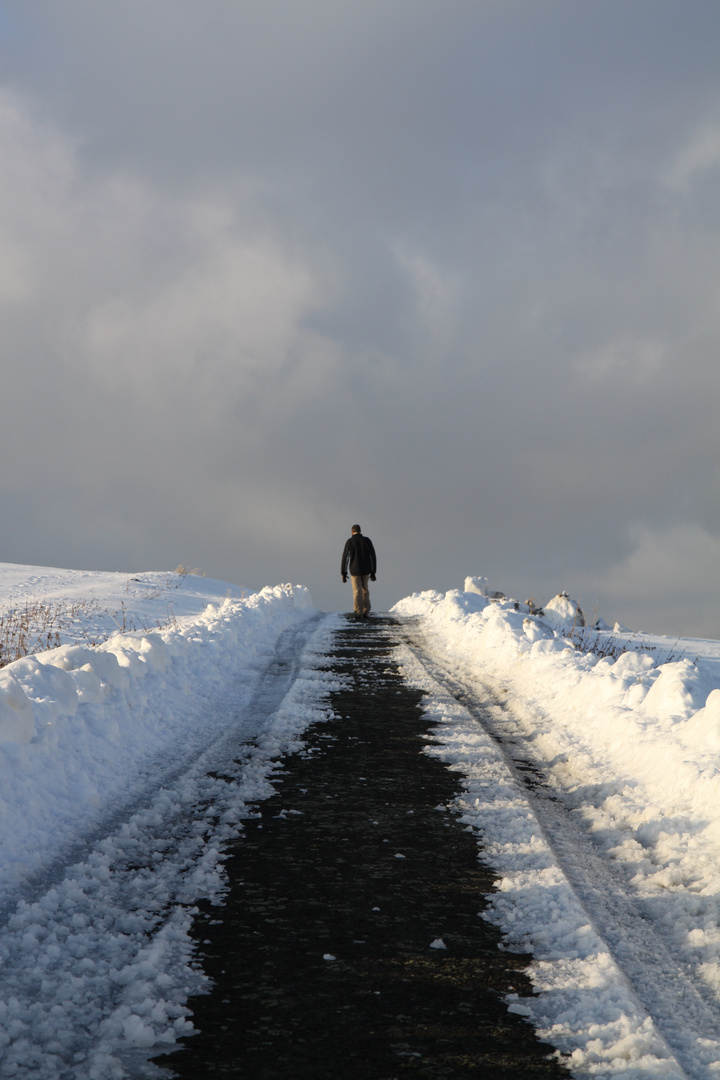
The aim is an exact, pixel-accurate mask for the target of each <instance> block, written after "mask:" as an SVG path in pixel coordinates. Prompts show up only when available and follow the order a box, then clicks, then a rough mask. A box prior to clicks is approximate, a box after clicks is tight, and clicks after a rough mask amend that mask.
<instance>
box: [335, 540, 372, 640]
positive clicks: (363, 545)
mask: <svg viewBox="0 0 720 1080" xmlns="http://www.w3.org/2000/svg"><path fill="white" fill-rule="evenodd" d="M348 564H349V566H350V580H351V581H352V589H353V610H354V612H355V618H356V619H367V617H368V615H369V614H370V594H369V592H368V578H369V579H370V581H375V572H376V570H377V559H376V557H375V548H374V547H373V543H372V540H371V539H370V537H369V536H363V534H362V531H361V529H360V526H359V525H353V527H352V535H351V537H350V539H349V540H346V541H345V547H344V548H343V554H342V562H341V563H340V573H341V574H342V579H343V581H347V576H348Z"/></svg>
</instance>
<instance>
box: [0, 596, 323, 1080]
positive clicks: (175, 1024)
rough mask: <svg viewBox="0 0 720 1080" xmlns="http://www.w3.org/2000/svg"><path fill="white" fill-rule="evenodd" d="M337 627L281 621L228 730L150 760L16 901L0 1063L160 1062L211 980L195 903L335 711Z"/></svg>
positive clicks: (120, 1066)
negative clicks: (288, 760) (308, 737)
mask: <svg viewBox="0 0 720 1080" xmlns="http://www.w3.org/2000/svg"><path fill="white" fill-rule="evenodd" d="M332 625H333V619H332V617H330V618H328V619H325V620H323V622H321V623H320V625H319V626H318V622H317V620H312V621H309V622H307V623H303V624H302V625H301V626H299V627H293V628H291V629H289V630H288V631H285V632H284V633H283V634H282V635H281V637H280V639H279V641H278V643H277V647H276V651H275V654H274V656H273V658H272V659H271V661H270V662H269V663H268V664H267V666H266V667H265V669H264V672H263V674H262V676H261V677H260V680H259V682H258V685H257V689H256V691H255V693H254V695H253V697H252V698H251V700H250V702H249V703H248V704H246V706H245V707H244V708H243V709H242V710H241V711H240V713H238V711H237V709H236V708H233V707H231V708H229V710H228V722H227V725H226V727H225V730H224V733H223V734H222V735H220V736H218V735H217V729H216V728H214V729H212V731H213V734H212V736H211V737H210V739H208V740H206V743H205V745H204V746H203V745H202V740H201V739H200V738H197V739H194V740H193V744H192V747H191V748H188V747H184V748H183V749H182V751H181V750H178V753H177V755H173V757H172V759H171V760H166V761H161V762H158V763H157V764H158V774H157V775H156V777H155V782H154V784H153V783H152V778H151V776H150V774H149V773H147V774H146V779H147V783H146V786H145V789H144V790H143V791H142V796H141V795H140V794H139V792H138V789H137V788H135V790H134V791H133V793H132V797H131V799H130V800H129V802H128V804H127V805H126V806H125V807H124V808H122V811H120V810H118V809H117V808H116V810H115V811H114V812H113V813H111V814H110V815H109V816H108V817H106V819H105V821H104V822H103V826H104V827H103V828H102V829H100V828H98V829H96V830H94V832H93V835H92V836H86V837H84V838H83V839H82V840H78V843H77V845H76V846H75V847H73V848H72V850H66V851H64V852H63V853H62V855H61V857H60V858H58V859H56V860H55V862H54V863H53V864H52V866H50V867H49V868H47V870H46V873H45V874H44V876H43V878H42V880H36V882H35V884H34V887H33V889H32V895H31V896H26V897H25V898H23V899H21V900H20V901H19V902H18V903H17V905H16V907H15V909H14V911H13V912H12V914H11V915H10V917H9V918H8V920H7V924H6V925H5V926H4V927H2V928H1V929H0V1075H2V1076H13V1077H17V1078H27V1080H30V1078H32V1080H64V1078H66V1077H72V1080H119V1078H121V1077H126V1076H133V1077H141V1076H157V1075H158V1070H157V1068H156V1067H155V1066H153V1065H151V1064H150V1063H148V1060H147V1059H148V1054H149V1052H150V1050H151V1048H152V1047H155V1048H157V1047H158V1045H159V1046H164V1047H167V1046H168V1045H170V1044H172V1043H174V1041H175V1040H176V1039H177V1038H178V1037H179V1036H181V1035H183V1034H187V1033H188V1032H189V1030H191V1027H192V1025H191V1024H189V1022H188V1020H187V1015H188V1009H187V1005H186V1001H187V997H188V994H189V993H192V992H198V991H200V990H201V989H202V987H203V985H204V983H205V982H206V978H205V976H204V975H203V974H202V972H201V971H200V970H199V969H198V968H197V967H196V965H195V961H194V952H193V945H192V941H191V938H190V934H189V931H190V927H191V922H192V913H193V910H194V904H195V903H196V901H197V900H198V898H200V897H209V898H213V897H217V896H218V895H220V894H221V893H222V891H223V888H224V875H223V871H222V861H223V849H224V846H225V844H226V843H227V842H228V840H229V839H231V838H233V837H235V836H236V835H237V833H238V831H239V830H240V829H241V828H242V820H243V819H245V818H248V817H251V816H253V814H254V813H256V811H255V810H254V807H253V806H252V805H248V804H249V803H255V802H257V801H258V800H262V799H264V798H266V797H268V796H269V795H271V794H272V793H273V791H274V789H273V787H272V785H271V783H270V779H269V777H270V776H271V775H272V772H273V770H274V768H275V766H274V761H275V760H276V759H277V757H278V756H279V755H281V754H282V753H284V752H287V751H288V750H290V749H293V748H297V746H298V745H299V742H298V740H299V734H300V732H301V731H302V730H304V728H305V727H306V726H307V725H308V724H309V723H312V722H314V721H317V720H322V719H326V718H327V717H326V716H325V715H324V713H323V712H322V708H323V702H324V701H326V700H327V695H326V693H325V687H326V683H327V680H326V678H325V676H324V675H323V674H322V672H320V671H319V670H318V669H317V665H318V663H319V659H318V658H319V657H322V656H324V652H325V646H326V633H329V632H330V631H329V630H326V628H327V627H330V626H332ZM316 643H318V644H319V650H320V651H319V652H318V653H317V654H315V651H314V650H315V644H316ZM230 704H232V703H230ZM155 1052H157V1049H156V1051H155Z"/></svg>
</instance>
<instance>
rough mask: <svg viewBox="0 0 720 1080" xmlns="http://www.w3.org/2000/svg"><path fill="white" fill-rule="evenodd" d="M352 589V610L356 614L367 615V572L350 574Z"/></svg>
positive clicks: (368, 594) (368, 604)
mask: <svg viewBox="0 0 720 1080" xmlns="http://www.w3.org/2000/svg"><path fill="white" fill-rule="evenodd" d="M350 580H351V581H352V589H353V610H354V612H355V614H356V615H367V614H368V612H369V611H370V593H369V592H368V581H369V580H370V575H369V574H351V575H350Z"/></svg>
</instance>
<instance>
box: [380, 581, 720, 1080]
mask: <svg viewBox="0 0 720 1080" xmlns="http://www.w3.org/2000/svg"><path fill="white" fill-rule="evenodd" d="M483 592H487V589H486V587H485V586H484V583H483V582H481V581H478V580H476V579H468V580H467V581H466V585H465V590H463V591H460V590H454V591H451V592H449V593H446V594H438V593H434V592H426V593H422V594H418V595H415V596H413V597H409V598H407V599H405V600H403V601H401V602H400V603H399V604H398V605H397V606H396V607H395V609H394V612H395V613H396V614H398V615H401V616H405V617H410V618H413V619H415V620H416V621H417V628H416V633H417V635H418V642H419V646H420V656H421V657H424V658H425V659H426V660H427V659H428V658H429V659H430V661H431V669H432V666H433V665H434V671H433V674H434V676H435V678H434V679H433V678H431V677H429V675H428V671H427V666H422V667H421V666H420V665H418V664H417V662H416V660H415V658H414V656H413V655H412V654H410V655H409V656H406V657H405V658H404V662H405V664H406V667H407V671H408V675H409V677H411V678H413V679H414V680H415V681H416V682H417V683H418V685H420V686H422V687H423V688H424V689H425V690H427V691H428V694H429V697H428V698H427V699H426V702H427V709H428V711H429V712H430V713H431V714H432V715H433V717H434V718H435V719H436V720H437V721H438V722H439V724H440V728H439V733H438V736H437V742H436V744H435V746H434V747H433V749H432V751H431V752H433V753H436V754H438V755H439V756H441V757H442V758H443V759H444V760H447V761H449V762H451V763H452V766H453V768H456V769H457V770H458V771H459V772H461V773H462V774H463V776H464V777H465V778H466V792H465V795H464V797H463V798H462V799H461V800H460V805H461V809H462V811H463V813H464V815H465V819H466V820H467V821H468V823H469V825H470V826H472V827H473V828H475V829H477V830H478V832H479V833H480V834H481V835H482V839H483V841H484V844H485V850H486V854H487V857H488V858H489V861H490V862H491V864H493V865H494V866H495V867H496V868H497V869H498V870H499V871H500V872H501V874H502V884H501V888H500V891H499V892H498V893H497V894H496V895H495V896H494V897H493V898H492V913H493V914H492V917H493V918H494V919H495V920H496V921H497V922H498V924H499V925H500V926H501V927H502V928H503V929H504V930H505V932H506V934H507V937H508V940H509V942H511V943H513V944H514V945H515V946H516V947H518V946H519V947H523V948H527V949H528V951H532V953H533V955H534V963H533V965H532V968H531V974H532V977H533V980H534V985H535V987H536V989H537V990H538V991H539V993H538V996H537V997H535V998H533V999H531V1000H528V1001H523V1002H518V1003H517V1005H516V1006H515V1007H516V1008H517V1009H518V1011H520V1012H522V1013H523V1014H525V1015H527V1016H529V1017H530V1018H532V1020H533V1022H534V1023H535V1024H536V1026H537V1027H538V1028H539V1029H540V1031H541V1032H543V1033H544V1034H545V1036H546V1037H547V1038H548V1039H549V1040H550V1041H551V1042H553V1043H554V1044H555V1045H556V1046H559V1047H561V1048H562V1049H563V1050H564V1051H565V1052H566V1053H567V1054H569V1055H570V1062H571V1064H572V1066H573V1069H574V1072H575V1075H577V1076H593V1075H603V1076H606V1075H612V1076H622V1077H623V1078H628V1080H629V1078H634V1077H637V1078H641V1077H648V1076H663V1077H682V1076H691V1077H698V1078H700V1077H708V1076H713V1075H720V904H719V900H720V768H719V764H720V757H719V752H720V643H719V642H717V641H698V640H679V641H674V640H670V639H667V638H661V637H657V636H655V637H651V636H649V635H645V634H636V635H631V634H629V632H624V631H623V630H622V628H619V627H618V628H616V629H615V630H612V631H611V630H610V629H609V628H606V629H600V630H590V629H588V628H585V629H583V630H580V629H579V628H578V627H577V626H576V625H575V623H576V619H577V612H576V610H575V606H574V605H573V603H572V601H571V600H569V599H568V598H566V597H564V596H558V597H557V598H556V599H555V600H554V601H553V602H551V603H550V604H549V605H547V606H546V609H545V613H544V614H543V615H539V614H534V613H533V612H532V611H531V609H530V608H529V606H528V605H526V604H522V603H518V602H516V601H514V600H510V599H506V598H503V597H499V598H495V599H489V598H488V597H487V596H485V595H482V593H483ZM578 642H580V643H584V645H585V646H586V647H587V646H588V645H591V646H593V647H594V648H595V649H596V650H597V652H603V651H604V652H609V653H610V654H611V655H609V656H605V657H603V656H600V655H598V654H597V652H590V651H582V650H579V649H578V648H577V647H576V646H577V644H578ZM448 687H449V688H450V689H452V690H455V691H456V692H457V691H458V690H461V691H462V690H465V691H466V692H468V693H469V694H470V695H471V696H472V699H473V700H474V701H475V702H476V703H478V705H479V707H481V708H482V709H483V711H484V713H485V729H482V728H481V727H480V725H479V724H478V723H477V720H476V719H475V718H474V717H473V716H472V715H471V713H470V712H468V711H467V710H466V709H465V708H463V706H461V705H460V704H459V703H458V701H457V700H456V698H455V697H454V696H452V695H451V694H449V693H447V688H448ZM476 715H477V709H476ZM488 733H489V734H488ZM523 776H524V778H525V781H524V782H522V783H518V779H519V778H521V777H523ZM567 808H570V810H571V812H570V813H568V812H567ZM651 1017H652V1018H651Z"/></svg>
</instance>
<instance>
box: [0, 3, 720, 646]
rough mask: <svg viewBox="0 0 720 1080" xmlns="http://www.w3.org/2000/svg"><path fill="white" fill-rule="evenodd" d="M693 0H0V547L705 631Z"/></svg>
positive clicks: (712, 324)
mask: <svg viewBox="0 0 720 1080" xmlns="http://www.w3.org/2000/svg"><path fill="white" fill-rule="evenodd" d="M719 43H720V4H718V3H717V0H693V2H692V3H687V2H685V0H583V2H582V3H580V2H578V0H363V2H362V3H358V2H354V0H353V2H350V0H263V2H262V3H256V2H254V0H153V2H152V3H148V2H147V0H123V2H122V3H117V0H33V3H32V4H28V3H27V2H26V0H0V155H1V156H0V160H1V162H2V167H1V169H0V321H1V326H2V336H1V338H0V348H1V353H0V362H1V374H2V383H1V385H0V454H1V455H2V464H3V468H2V471H1V473H0V484H1V495H2V516H1V518H0V540H1V541H2V543H1V546H0V558H2V559H3V560H4V561H12V562H25V563H37V564H41V565H54V566H72V567H78V568H87V569H108V570H113V569H114V570H133V571H134V570H142V569H151V568H152V569H161V568H173V567H175V566H176V565H177V564H178V563H181V562H182V563H184V564H186V565H188V566H190V567H196V566H197V567H200V568H202V569H204V570H206V571H207V573H208V575H210V576H213V577H219V578H225V579H227V580H230V581H234V582H237V583H240V584H244V585H248V586H252V587H255V586H259V585H263V584H274V583H277V582H279V581H293V582H301V583H304V584H307V585H308V586H309V587H310V589H311V591H312V594H313V597H314V599H315V602H316V603H317V604H318V606H320V607H322V608H323V609H325V610H334V609H336V608H343V607H346V606H347V604H348V602H349V585H348V586H344V587H343V586H342V585H341V583H340V574H339V563H340V553H341V550H342V546H343V543H344V541H345V539H346V537H347V535H348V534H349V527H350V525H351V524H352V523H353V522H354V521H359V522H360V523H361V524H362V526H363V529H364V531H365V532H366V533H367V534H368V535H370V536H371V537H372V539H373V540H374V542H375V545H376V547H377V550H378V554H379V579H378V582H377V585H376V587H375V592H374V596H373V598H374V601H375V603H376V606H377V607H387V606H389V605H390V604H392V603H393V602H394V601H395V600H397V599H399V598H400V597H401V596H404V595H406V594H408V593H410V592H414V591H417V590H421V589H429V588H435V589H443V590H444V589H448V588H453V587H456V586H461V585H462V582H463V580H464V577H465V575H466V574H482V575H485V576H487V577H488V578H489V579H490V581H491V584H492V585H493V586H494V587H496V588H500V589H504V590H505V591H506V592H508V593H510V594H511V595H514V596H518V597H519V598H520V599H525V598H526V597H527V596H530V595H534V596H535V598H536V599H538V600H542V599H548V598H549V597H550V596H551V595H553V594H554V593H555V592H557V591H558V590H560V589H567V590H568V591H570V592H571V593H572V594H573V595H575V596H577V598H578V599H579V600H580V602H581V603H582V604H583V606H584V607H585V608H586V609H587V610H588V611H590V612H593V611H594V610H597V611H598V613H599V614H600V615H602V616H603V617H604V618H606V619H607V620H608V621H611V622H612V621H614V620H615V619H619V620H620V621H622V622H624V623H626V624H627V625H630V626H632V627H634V628H638V629H639V628H643V629H647V630H656V631H660V632H665V633H671V634H672V633H690V634H696V635H702V634H709V635H712V636H720V503H719V499H718V496H719V487H720V483H719V481H720V467H719V464H718V450H719V444H720V437H719V435H718V403H719V401H718V399H719V390H720V349H719V346H720V302H719V301H720V63H718V55H719V54H718V48H719Z"/></svg>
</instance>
